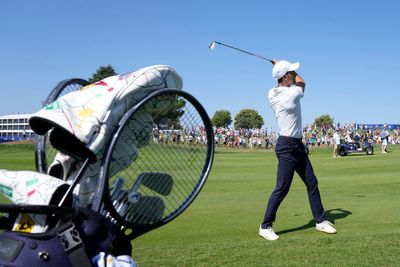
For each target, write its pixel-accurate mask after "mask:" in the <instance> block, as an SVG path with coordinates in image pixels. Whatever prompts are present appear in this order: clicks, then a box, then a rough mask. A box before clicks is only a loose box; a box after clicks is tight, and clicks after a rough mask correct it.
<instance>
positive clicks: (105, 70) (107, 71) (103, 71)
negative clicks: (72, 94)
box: [88, 65, 117, 83]
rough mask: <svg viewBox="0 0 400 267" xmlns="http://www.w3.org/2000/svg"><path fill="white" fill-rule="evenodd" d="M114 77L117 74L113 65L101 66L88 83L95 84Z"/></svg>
mask: <svg viewBox="0 0 400 267" xmlns="http://www.w3.org/2000/svg"><path fill="white" fill-rule="evenodd" d="M114 75H117V73H116V72H115V70H114V68H113V67H112V66H111V65H107V66H101V67H99V68H98V69H97V70H96V72H95V73H93V74H92V77H91V78H89V79H88V81H89V83H95V82H98V81H100V80H103V79H104V78H107V77H110V76H114Z"/></svg>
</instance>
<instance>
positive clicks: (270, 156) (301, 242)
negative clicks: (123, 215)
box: [133, 146, 400, 266]
mask: <svg viewBox="0 0 400 267" xmlns="http://www.w3.org/2000/svg"><path fill="white" fill-rule="evenodd" d="M389 149H390V150H391V153H389V154H381V153H379V151H380V150H379V147H376V150H375V151H378V153H376V154H375V155H372V156H366V155H350V156H347V157H343V158H332V150H331V149H325V150H323V149H321V150H311V154H310V158H311V161H312V162H313V166H314V169H315V172H316V174H317V176H318V179H319V185H320V190H321V194H322V200H323V203H324V206H325V209H326V210H327V213H328V215H329V217H330V218H331V219H332V220H333V221H334V222H335V227H336V228H337V230H338V233H337V234H336V235H327V234H324V233H320V232H317V231H316V230H315V229H314V227H315V225H314V222H313V221H312V217H311V211H310V207H309V204H308V199H307V194H306V189H305V186H304V185H303V184H302V182H301V180H300V178H299V177H298V176H297V175H296V177H295V180H294V183H293V185H292V188H291V190H290V192H289V194H288V196H287V198H286V199H285V200H284V202H283V203H282V205H281V207H280V209H279V211H278V215H277V222H276V223H275V225H274V227H275V230H276V232H277V234H278V235H280V239H279V240H277V241H275V242H273V241H267V240H264V239H262V238H261V237H259V236H258V226H259V224H260V221H261V219H262V217H263V215H264V211H265V207H266V201H267V199H268V197H269V194H270V193H271V191H272V189H273V187H274V184H275V172H276V166H277V160H276V157H275V154H274V153H273V151H238V150H224V151H220V150H218V151H217V153H216V156H215V161H214V165H213V169H212V172H211V175H210V177H209V179H208V181H207V183H206V184H205V187H204V188H203V190H202V192H201V193H200V195H199V196H198V198H197V199H196V200H195V202H194V203H193V205H192V206H190V207H189V209H188V210H187V211H186V212H185V213H184V214H182V216H180V217H178V218H177V219H176V220H174V221H172V222H171V223H170V224H168V225H166V226H164V227H162V228H160V229H157V230H154V231H152V232H150V233H148V234H146V235H144V236H142V237H139V238H138V239H137V240H134V241H133V247H134V251H133V257H134V259H135V260H137V262H138V264H139V266H321V265H328V266H395V265H398V264H399V263H398V262H399V260H400V256H399V246H400V197H399V192H400V180H399V179H400V164H399V162H400V147H396V146H390V148H389Z"/></svg>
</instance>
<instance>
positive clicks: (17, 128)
mask: <svg viewBox="0 0 400 267" xmlns="http://www.w3.org/2000/svg"><path fill="white" fill-rule="evenodd" d="M30 116H31V114H14V115H5V116H0V143H3V142H10V141H20V140H29V139H32V138H33V137H34V136H35V134H34V133H33V131H32V130H31V128H30V127H29V124H28V119H29V117H30Z"/></svg>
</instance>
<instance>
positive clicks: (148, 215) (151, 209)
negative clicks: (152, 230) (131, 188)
mask: <svg viewBox="0 0 400 267" xmlns="http://www.w3.org/2000/svg"><path fill="white" fill-rule="evenodd" d="M164 210H165V204H164V201H163V200H162V199H161V198H159V197H154V196H143V197H141V198H140V199H139V201H138V202H137V203H133V204H130V205H129V206H128V209H127V211H126V213H124V214H123V217H125V219H126V220H128V221H134V220H135V221H137V220H139V221H150V222H153V221H158V220H160V219H161V218H162V216H163V214H164Z"/></svg>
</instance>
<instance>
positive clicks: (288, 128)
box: [268, 85, 304, 138]
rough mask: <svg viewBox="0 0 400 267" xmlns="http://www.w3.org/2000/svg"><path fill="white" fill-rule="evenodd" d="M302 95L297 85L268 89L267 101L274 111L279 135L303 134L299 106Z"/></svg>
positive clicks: (299, 135)
mask: <svg viewBox="0 0 400 267" xmlns="http://www.w3.org/2000/svg"><path fill="white" fill-rule="evenodd" d="M303 95H304V94H303V91H302V88H301V87H299V86H297V85H293V86H290V87H274V88H272V89H271V90H269V92H268V101H269V104H270V105H271V107H272V109H273V110H274V113H275V117H276V121H277V123H278V127H279V135H282V136H288V137H295V138H301V137H302V136H303V134H302V124H301V106H300V98H302V97H303Z"/></svg>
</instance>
